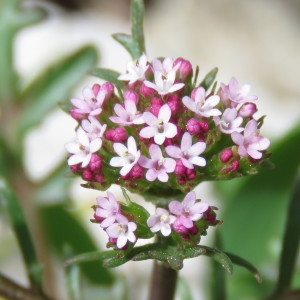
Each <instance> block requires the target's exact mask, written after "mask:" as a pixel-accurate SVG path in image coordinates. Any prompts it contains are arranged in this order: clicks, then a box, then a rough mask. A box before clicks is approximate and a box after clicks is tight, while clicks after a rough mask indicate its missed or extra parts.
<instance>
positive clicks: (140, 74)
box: [118, 54, 149, 84]
mask: <svg viewBox="0 0 300 300" xmlns="http://www.w3.org/2000/svg"><path fill="white" fill-rule="evenodd" d="M148 68H149V64H148V59H147V56H146V55H145V54H142V55H141V57H140V58H139V59H138V61H137V62H135V61H130V62H129V63H128V64H127V73H125V74H121V75H120V76H119V77H118V79H119V80H123V81H129V84H132V83H135V82H136V81H138V80H144V79H145V73H146V71H147V70H148Z"/></svg>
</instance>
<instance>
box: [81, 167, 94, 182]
mask: <svg viewBox="0 0 300 300" xmlns="http://www.w3.org/2000/svg"><path fill="white" fill-rule="evenodd" d="M82 178H83V179H84V180H86V181H93V179H94V174H93V172H92V170H91V169H90V168H85V169H84V170H83V172H82Z"/></svg>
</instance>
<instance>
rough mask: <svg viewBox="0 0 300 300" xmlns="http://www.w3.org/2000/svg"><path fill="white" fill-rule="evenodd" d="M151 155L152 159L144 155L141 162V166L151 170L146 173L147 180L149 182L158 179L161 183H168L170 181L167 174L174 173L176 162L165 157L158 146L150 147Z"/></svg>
mask: <svg viewBox="0 0 300 300" xmlns="http://www.w3.org/2000/svg"><path fill="white" fill-rule="evenodd" d="M149 153H150V156H151V159H149V158H147V157H145V156H143V155H142V156H141V158H140V160H139V164H140V166H142V167H143V168H147V169H149V170H148V171H147V172H146V179H147V180H149V181H154V180H156V179H158V180H159V181H161V182H167V181H168V179H169V176H168V174H167V173H171V172H174V170H175V166H176V162H175V160H174V159H172V158H168V157H167V158H165V157H163V156H162V152H161V149H160V147H159V146H158V145H156V144H152V145H151V146H150V147H149Z"/></svg>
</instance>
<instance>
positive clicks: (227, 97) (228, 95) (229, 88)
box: [220, 77, 257, 107]
mask: <svg viewBox="0 0 300 300" xmlns="http://www.w3.org/2000/svg"><path fill="white" fill-rule="evenodd" d="M250 88H251V86H250V85H249V84H245V85H243V86H241V87H240V86H239V83H238V81H237V79H236V78H234V77H232V78H231V79H230V81H229V84H228V85H225V84H224V83H221V93H220V94H221V99H222V101H223V102H225V103H227V102H228V101H229V102H230V103H231V106H232V107H236V106H237V105H238V104H241V103H245V102H252V101H255V100H257V97H256V96H248V93H249V92H250Z"/></svg>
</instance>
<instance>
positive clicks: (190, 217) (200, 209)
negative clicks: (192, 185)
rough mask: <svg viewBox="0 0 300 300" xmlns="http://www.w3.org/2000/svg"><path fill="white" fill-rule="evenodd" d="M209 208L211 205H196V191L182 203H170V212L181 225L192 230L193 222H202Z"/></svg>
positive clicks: (190, 193) (203, 203)
mask: <svg viewBox="0 0 300 300" xmlns="http://www.w3.org/2000/svg"><path fill="white" fill-rule="evenodd" d="M208 208H209V205H208V204H207V203H205V202H197V203H196V193H195V192H194V191H191V192H189V193H188V194H186V196H185V197H184V199H183V201H182V202H179V201H177V200H173V201H171V202H170V203H169V210H170V212H171V213H173V214H174V215H176V216H177V219H178V218H179V219H178V220H180V223H181V224H182V225H183V226H184V227H186V228H192V227H193V225H194V223H193V221H198V220H200V219H201V218H202V216H203V213H204V212H206V211H207V209H208ZM177 223H178V221H177Z"/></svg>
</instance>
